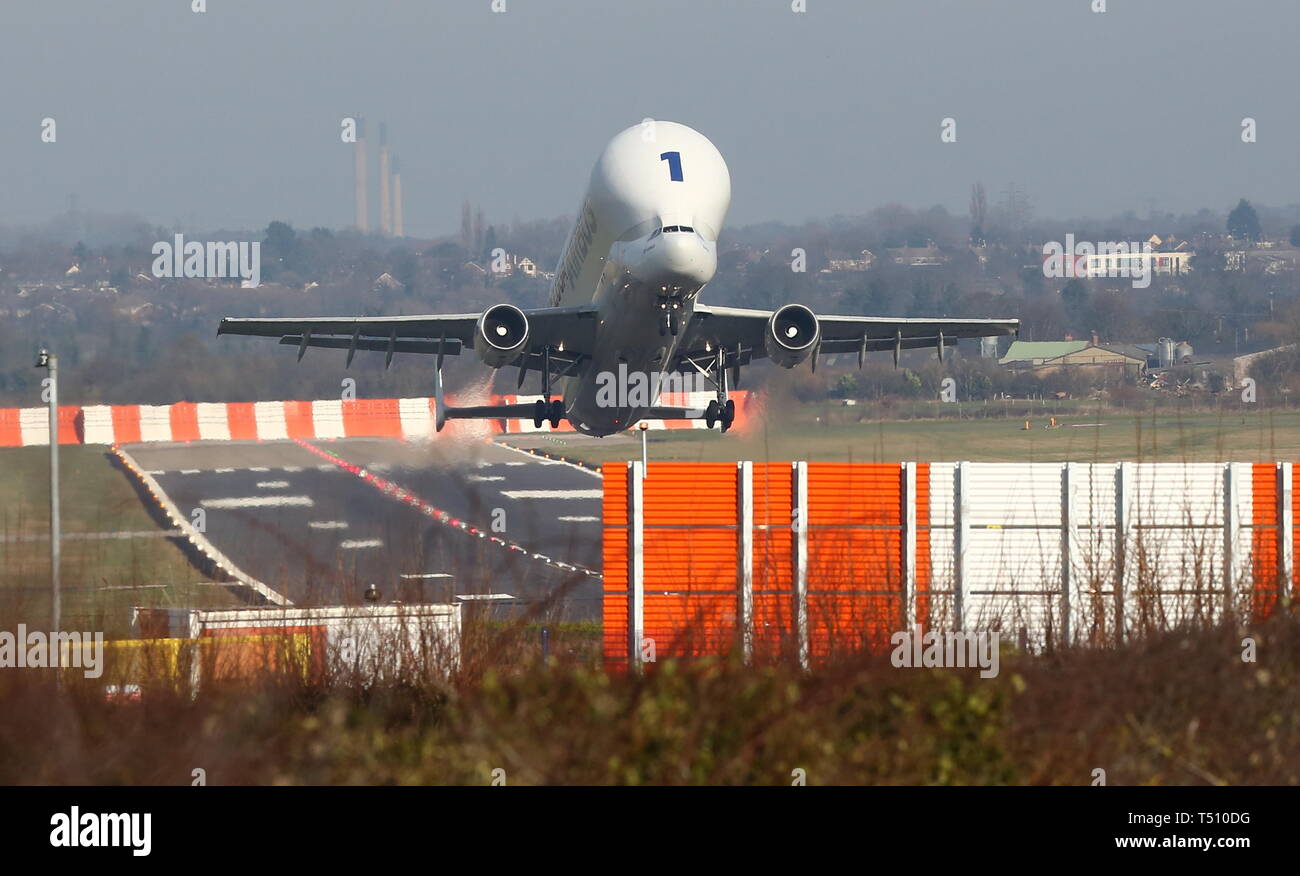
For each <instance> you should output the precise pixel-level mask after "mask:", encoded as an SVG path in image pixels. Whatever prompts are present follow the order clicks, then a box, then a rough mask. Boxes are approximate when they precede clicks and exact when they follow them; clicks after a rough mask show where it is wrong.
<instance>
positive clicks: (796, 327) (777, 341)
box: [763, 304, 822, 368]
mask: <svg viewBox="0 0 1300 876" xmlns="http://www.w3.org/2000/svg"><path fill="white" fill-rule="evenodd" d="M821 331H822V330H821V325H820V324H819V323H818V322H817V314H815V313H813V312H812V311H811V310H809V309H808V308H807V307H804V306H803V305H802V304H787V305H786V306H785V307H782V308H781V309H780V310H778V311H776V312H775V313H773V314H772V318H771V319H769V320H768V321H767V332H765V333H764V335H763V346H765V347H766V348H767V355H768V356H769V357H770V358H771V359H772V361H773V362H775V363H776V364H778V365H780V366H781V367H782V368H793V367H794V366H796V365H798V364H800V363H801V362H803V361H804V360H805V359H807V358H808V357H809V356H810V355H812V353H813V351H815V350H816V349H817V342H818V340H820V338H821Z"/></svg>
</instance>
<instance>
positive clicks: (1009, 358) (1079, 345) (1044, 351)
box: [998, 341, 1088, 368]
mask: <svg viewBox="0 0 1300 876" xmlns="http://www.w3.org/2000/svg"><path fill="white" fill-rule="evenodd" d="M1086 346H1088V342H1087V341H1012V342H1011V346H1010V347H1007V353H1006V355H1005V356H1003V357H1002V358H1001V359H999V360H998V364H999V365H1007V366H1009V367H1012V368H1036V367H1038V366H1039V365H1042V364H1043V363H1044V362H1046V361H1047V360H1048V359H1057V358H1059V357H1061V356H1064V355H1067V354H1069V353H1074V352H1077V351H1079V350H1082V349H1083V348H1084V347H1086Z"/></svg>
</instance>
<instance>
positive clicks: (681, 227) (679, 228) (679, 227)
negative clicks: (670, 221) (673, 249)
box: [664, 225, 695, 234]
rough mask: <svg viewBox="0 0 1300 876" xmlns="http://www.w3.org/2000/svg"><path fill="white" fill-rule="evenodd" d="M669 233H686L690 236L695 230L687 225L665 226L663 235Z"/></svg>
mask: <svg viewBox="0 0 1300 876" xmlns="http://www.w3.org/2000/svg"><path fill="white" fill-rule="evenodd" d="M670 231H686V232H690V233H692V234H694V233H695V229H694V228H692V227H691V226H689V225H665V226H664V234H667V233H668V232H670Z"/></svg>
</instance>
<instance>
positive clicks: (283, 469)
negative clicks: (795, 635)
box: [124, 438, 601, 619]
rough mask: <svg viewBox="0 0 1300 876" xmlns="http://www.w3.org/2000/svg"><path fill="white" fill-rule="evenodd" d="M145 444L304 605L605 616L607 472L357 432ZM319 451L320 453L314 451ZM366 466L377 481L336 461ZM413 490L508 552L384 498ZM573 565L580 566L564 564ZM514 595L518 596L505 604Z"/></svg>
mask: <svg viewBox="0 0 1300 876" xmlns="http://www.w3.org/2000/svg"><path fill="white" fill-rule="evenodd" d="M307 445H309V446H304V445H303V444H298V443H296V442H293V441H284V442H222V443H215V442H214V443H202V442H196V443H193V444H136V445H129V446H126V447H125V448H124V449H125V450H126V451H127V452H128V453H129V454H130V455H131V456H132V457H133V458H134V459H135V460H136V462H137V463H138V464H139V465H140V467H141V468H143V469H145V470H146V471H148V472H150V474H151V475H152V476H153V477H154V478H155V480H156V481H157V482H158V484H159V486H161V487H162V489H163V491H164V492H166V494H167V495H168V497H169V498H170V499H171V500H172V501H173V502H174V503H175V504H176V505H177V507H178V508H179V509H180V510H181V511H182V513H184V514H185V515H187V516H190V517H191V519H193V512H194V510H195V509H202V510H203V515H202V517H203V522H204V525H205V531H206V535H207V537H208V538H209V540H211V541H212V543H213V544H214V545H215V546H216V547H217V549H219V550H220V551H222V552H223V553H225V554H226V555H227V556H228V557H229V558H230V559H231V560H233V561H234V563H235V564H236V565H238V566H239V567H240V568H241V569H242V570H243V571H244V572H246V573H247V574H249V575H251V576H253V577H254V578H257V579H259V580H261V581H262V582H264V583H266V584H267V585H268V586H270V587H272V588H273V589H275V590H277V591H279V592H281V593H283V594H284V595H286V596H287V597H288V598H289V599H291V600H293V601H294V602H295V603H300V604H307V603H333V602H338V601H344V602H355V601H358V600H359V599H360V598H361V595H362V593H364V591H365V590H366V589H367V588H368V587H369V586H370V585H372V584H373V585H374V586H375V587H377V588H378V589H379V591H380V592H381V595H382V598H383V599H385V600H387V599H390V598H396V599H402V600H404V601H409V602H415V601H430V602H437V601H446V600H448V599H450V598H452V597H454V596H471V597H474V596H477V597H484V596H489V595H490V596H491V597H492V598H491V599H489V600H483V599H480V600H477V601H479V602H484V601H488V602H490V603H491V604H493V605H499V606H521V605H522V606H535V605H537V604H538V603H547V601H548V600H549V603H548V604H549V605H550V607H551V611H550V612H549V613H548V617H550V618H554V619H559V618H563V619H593V618H599V616H600V596H601V583H600V579H599V578H598V577H596V576H593V575H589V574H587V573H586V572H585V571H584V570H592V571H595V572H598V571H599V570H600V542H601V535H600V533H601V530H600V507H601V500H600V491H601V480H600V478H599V476H597V475H596V473H594V472H592V471H589V470H586V469H581V468H578V467H576V466H572V465H567V464H565V463H561V462H557V461H554V460H547V459H543V458H541V457H538V456H536V455H532V454H528V453H524V452H522V451H519V450H514V449H511V448H509V447H506V446H502V445H499V444H494V443H490V442H487V441H482V440H464V441H460V440H457V441H433V442H420V443H403V442H398V441H391V440H386V439H369V438H365V439H363V438H354V439H340V440H336V441H321V440H318V441H312V442H307ZM311 448H316V449H317V450H318V451H323V453H321V452H313V451H312V449H311ZM330 455H333V456H334V457H336V458H337V459H341V460H343V461H345V462H347V463H351V464H353V465H356V466H360V467H361V468H362V469H364V471H365V473H366V474H368V475H369V476H370V477H369V479H367V478H366V477H361V476H358V475H357V474H355V473H353V472H351V471H348V470H347V469H346V468H343V467H340V466H339V465H337V464H335V463H334V462H333V461H332V459H331V458H330ZM376 479H382V481H386V482H389V483H391V484H395V485H397V486H400V487H402V488H404V489H405V490H406V491H408V492H409V493H410V494H412V495H413V496H414V497H417V498H418V499H419V500H422V501H423V502H424V503H427V505H429V506H433V507H434V508H436V509H438V510H441V511H445V512H447V513H448V514H449V515H451V516H452V518H454V519H455V520H459V521H464V523H465V524H466V525H467V526H470V527H474V528H477V529H479V530H483V531H484V532H485V533H487V534H488V535H496V536H498V537H499V538H501V539H503V540H506V541H508V542H510V543H512V544H514V545H517V546H518V547H519V548H522V549H523V550H518V549H514V550H512V549H509V548H507V547H503V546H502V545H500V544H497V543H494V542H492V541H490V540H489V539H487V538H480V537H476V536H475V535H473V534H471V533H469V532H467V531H465V530H464V529H461V528H459V527H458V526H456V525H452V524H449V523H447V522H444V521H440V520H439V519H437V516H436V515H433V516H431V515H430V514H429V513H426V511H425V510H422V509H421V508H420V507H419V506H418V505H416V504H414V503H412V502H408V501H401V500H399V499H397V498H394V497H393V496H391V495H388V494H386V493H385V492H384V491H383V489H381V488H380V487H381V486H382V481H381V484H380V485H378V486H377V485H376V483H374V481H375V480H376ZM562 565H572V566H576V567H578V568H577V569H576V570H574V569H566V568H562ZM503 596H508V597H509V599H508V600H507V599H503V598H502V597H503Z"/></svg>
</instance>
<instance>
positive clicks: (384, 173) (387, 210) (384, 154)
mask: <svg viewBox="0 0 1300 876" xmlns="http://www.w3.org/2000/svg"><path fill="white" fill-rule="evenodd" d="M388 173H389V171H388V125H386V124H385V123H384V122H380V123H379V233H380V234H383V235H388V234H391V233H392V231H393V228H392V218H393V206H392V203H391V201H390V199H389V196H388V183H389V179H388Z"/></svg>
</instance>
